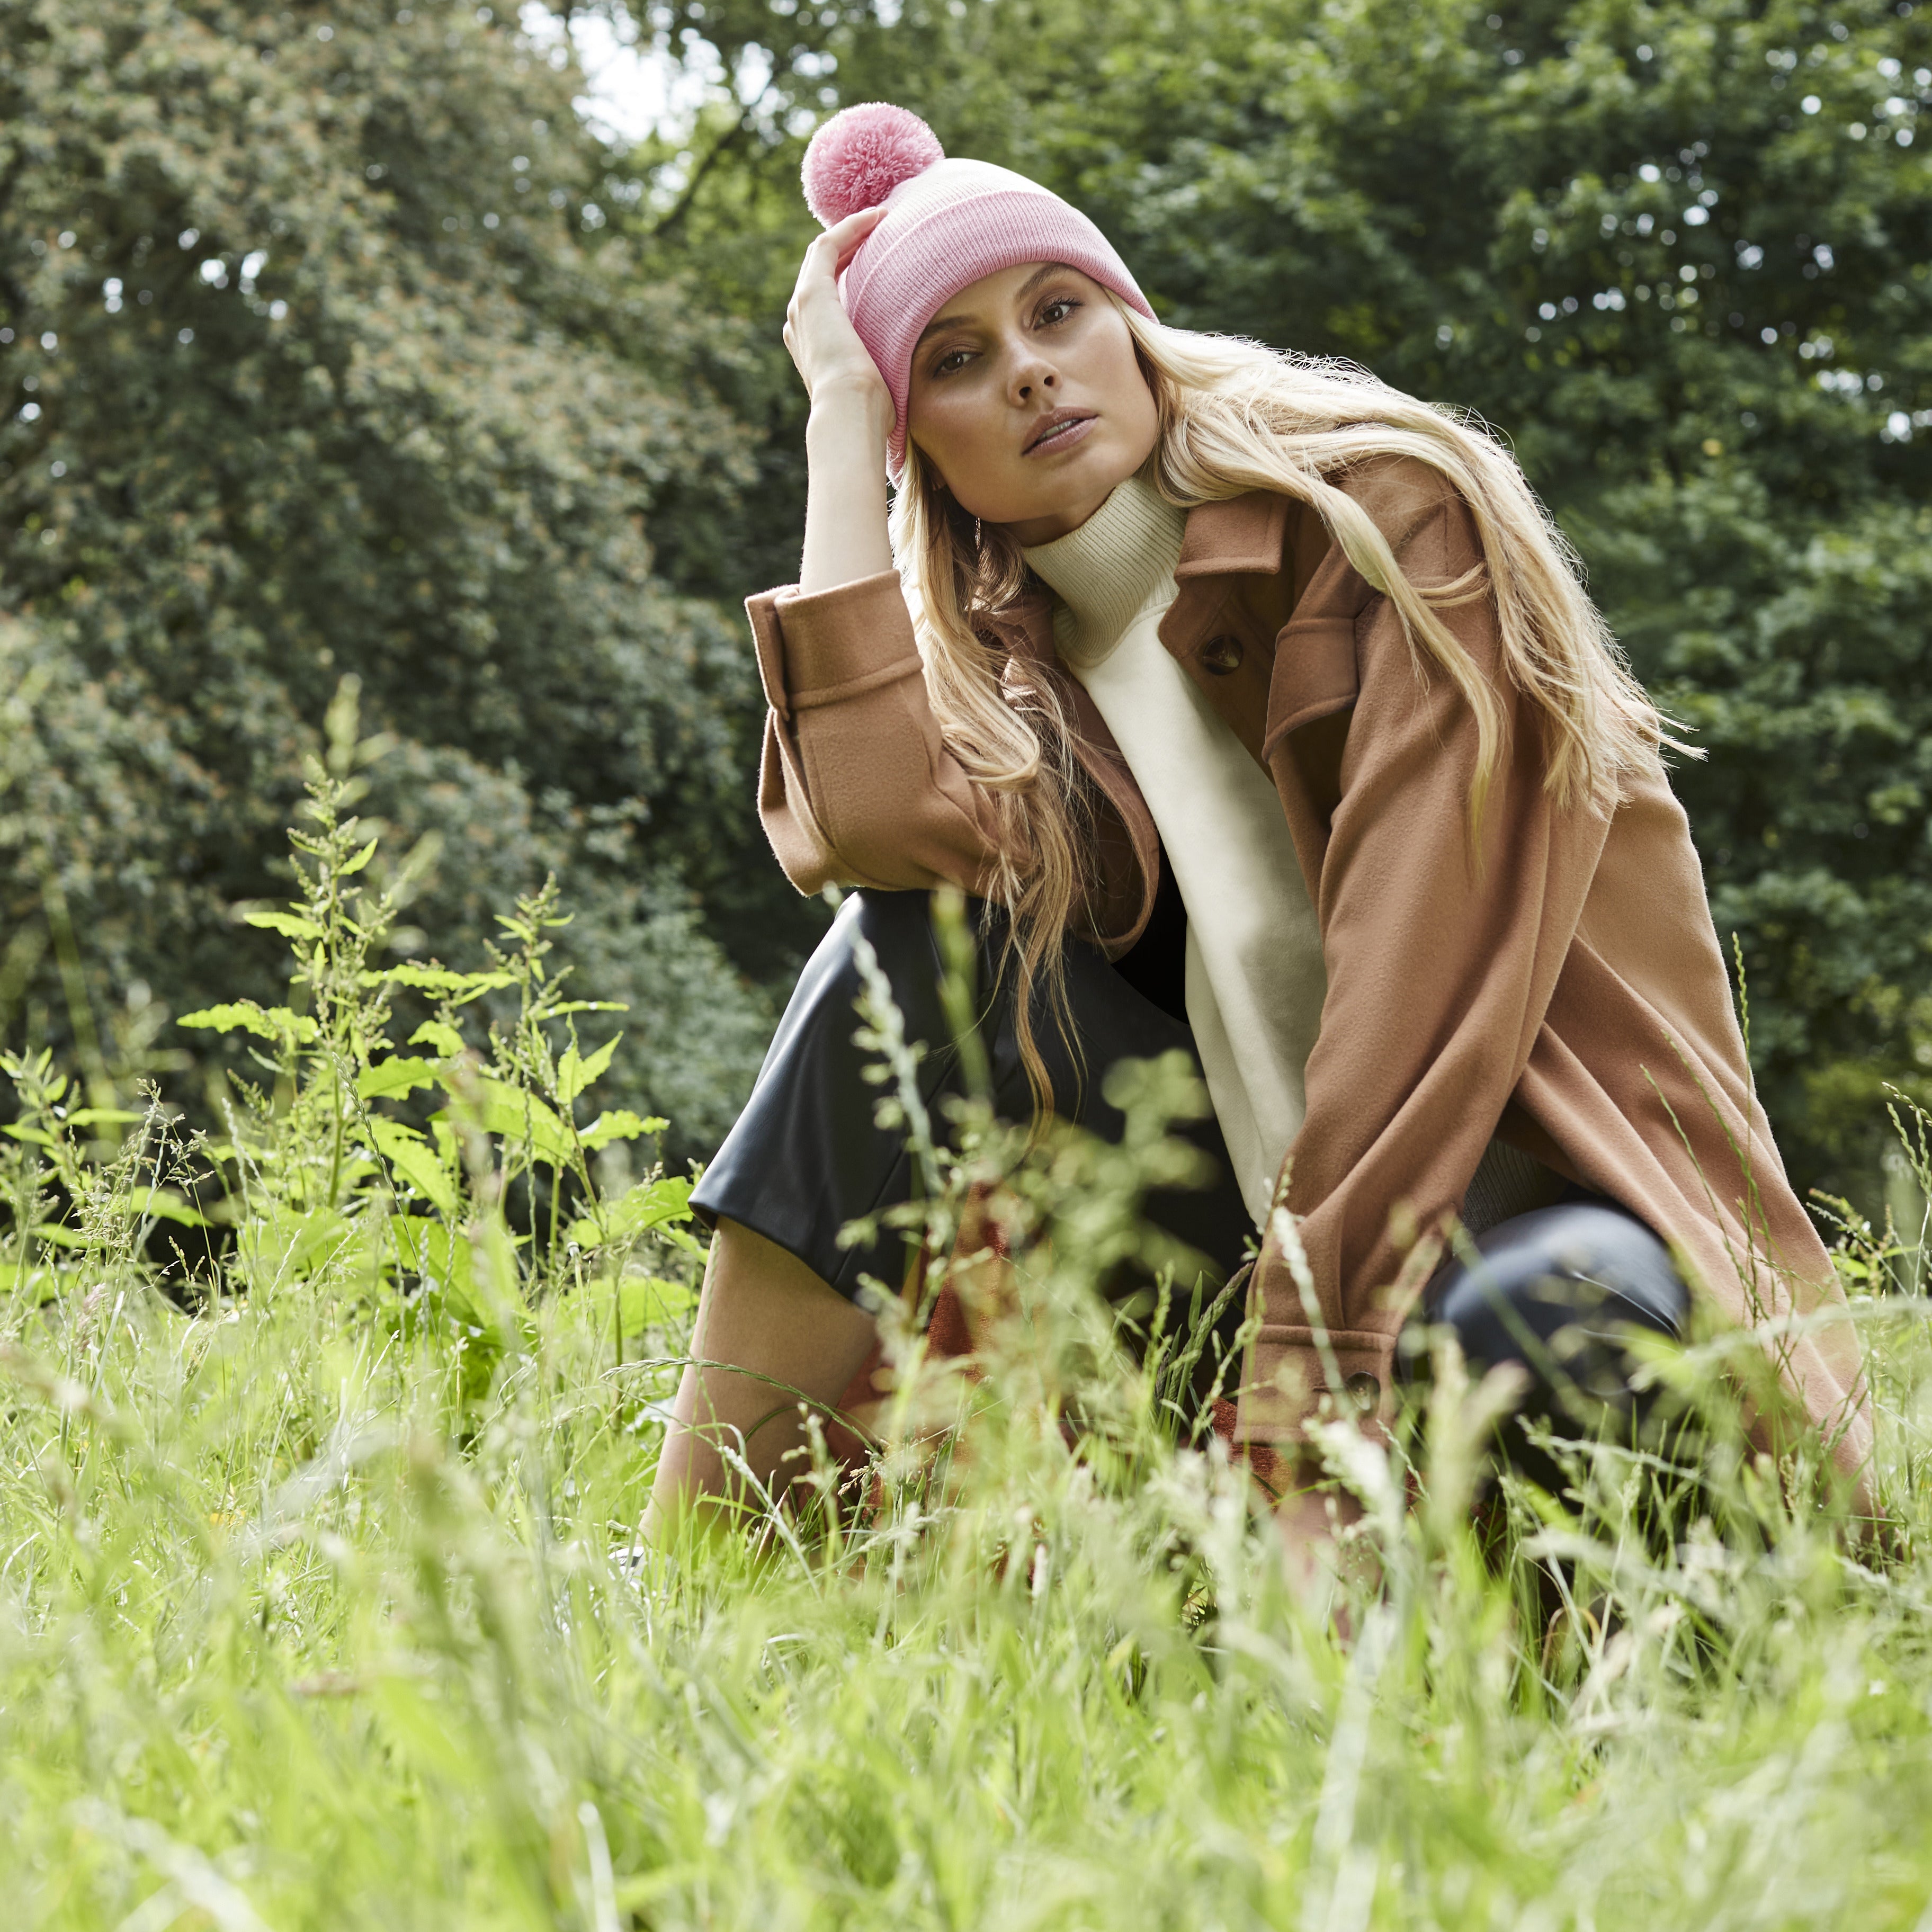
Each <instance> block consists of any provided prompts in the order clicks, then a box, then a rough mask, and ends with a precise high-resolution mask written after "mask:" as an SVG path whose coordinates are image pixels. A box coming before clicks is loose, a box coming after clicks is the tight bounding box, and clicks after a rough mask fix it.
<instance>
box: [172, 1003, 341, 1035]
mask: <svg viewBox="0 0 1932 1932" xmlns="http://www.w3.org/2000/svg"><path fill="white" fill-rule="evenodd" d="M175 1025H176V1026H184V1027H205V1028H208V1029H209V1031H211V1032H214V1033H252V1034H256V1035H257V1037H259V1038H260V1039H263V1040H274V1041H276V1042H277V1043H281V1042H284V1041H286V1040H289V1039H290V1037H293V1038H295V1039H296V1040H304V1041H307V1040H314V1038H316V1037H317V1034H318V1033H319V1031H320V1028H317V1025H316V1023H315V1022H314V1020H313V1019H311V1018H310V1016H308V1014H307V1013H290V1011H289V1010H288V1008H287V1007H262V1006H257V1004H256V1003H255V1002H254V1001H253V1000H233V1001H228V1002H226V1004H223V1005H220V1006H217V1007H202V1008H201V1009H200V1010H199V1012H196V1013H183V1014H182V1015H181V1018H180V1019H178V1020H177V1021H175Z"/></svg>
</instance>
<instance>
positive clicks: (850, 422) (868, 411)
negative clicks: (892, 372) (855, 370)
mask: <svg viewBox="0 0 1932 1932" xmlns="http://www.w3.org/2000/svg"><path fill="white" fill-rule="evenodd" d="M853 431H862V432H863V433H864V434H865V435H867V436H868V437H870V438H871V439H872V440H874V441H876V442H877V444H878V446H879V447H880V449H881V450H883V449H884V448H885V446H886V439H887V438H888V437H890V436H891V434H892V397H891V396H890V395H889V393H888V392H887V391H886V386H885V384H884V383H882V382H880V380H879V379H878V377H877V376H876V375H870V374H868V375H852V376H833V377H826V379H825V380H823V381H821V382H819V383H815V384H814V386H813V388H812V392H811V413H810V414H809V415H808V416H807V417H806V419H805V434H806V435H807V436H808V437H811V436H814V435H820V436H823V435H825V434H828V433H829V434H840V435H847V436H849V435H850V434H852V433H853Z"/></svg>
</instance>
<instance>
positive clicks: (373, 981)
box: [359, 965, 517, 1006]
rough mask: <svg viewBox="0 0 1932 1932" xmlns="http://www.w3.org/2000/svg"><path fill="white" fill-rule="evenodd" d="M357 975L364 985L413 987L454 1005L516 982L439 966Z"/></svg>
mask: <svg viewBox="0 0 1932 1932" xmlns="http://www.w3.org/2000/svg"><path fill="white" fill-rule="evenodd" d="M359 978H360V980H361V982H362V984H363V985H364V986H413V987H414V988H415V989H416V990H417V992H422V993H440V994H441V995H443V998H445V999H448V1000H453V1001H455V1003H456V1004H458V1006H466V1005H468V1004H469V1002H470V1001H472V1000H480V999H481V998H482V997H483V995H484V994H485V993H490V992H497V991H499V990H500V989H502V988H503V987H505V986H514V985H515V984H516V983H517V982H516V979H515V976H514V974H508V973H452V972H451V971H449V969H448V968H446V967H442V966H410V965H403V966H386V967H385V968H383V971H381V972H380V973H364V974H361V975H359Z"/></svg>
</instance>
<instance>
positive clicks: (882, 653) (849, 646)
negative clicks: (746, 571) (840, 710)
mask: <svg viewBox="0 0 1932 1932" xmlns="http://www.w3.org/2000/svg"><path fill="white" fill-rule="evenodd" d="M745 610H746V613H747V614H748V616H750V618H751V632H752V635H753V636H754V637H755V638H756V639H757V646H758V676H759V679H760V682H762V683H763V685H764V688H765V701H766V703H768V704H769V706H771V707H772V709H773V710H774V711H775V712H777V713H778V715H779V716H780V717H781V718H790V717H791V716H792V715H793V713H795V712H800V711H808V710H811V709H813V708H814V707H815V706H819V705H824V704H836V703H838V702H840V700H842V699H845V698H850V697H862V696H863V695H864V694H865V693H866V692H867V691H874V690H876V689H877V688H879V686H880V685H886V684H894V683H896V682H898V680H899V679H901V678H907V677H916V676H919V675H920V674H921V673H922V670H923V667H922V664H921V663H920V661H919V649H918V646H916V644H915V643H913V634H912V619H911V617H910V615H909V614H908V613H907V610H906V605H905V593H904V591H903V590H902V589H901V587H900V584H899V580H898V573H897V572H896V571H889V570H886V571H880V572H879V574H877V576H876V577H859V578H858V579H857V580H856V581H855V582H853V583H841V584H840V585H838V586H837V587H836V588H835V589H831V590H820V591H814V592H812V594H811V595H809V596H807V595H805V594H803V593H802V592H800V591H799V590H798V589H796V588H794V587H793V586H790V585H787V586H784V588H782V589H777V590H766V591H763V592H760V594H759V595H757V596H756V597H752V598H747V599H746V601H745Z"/></svg>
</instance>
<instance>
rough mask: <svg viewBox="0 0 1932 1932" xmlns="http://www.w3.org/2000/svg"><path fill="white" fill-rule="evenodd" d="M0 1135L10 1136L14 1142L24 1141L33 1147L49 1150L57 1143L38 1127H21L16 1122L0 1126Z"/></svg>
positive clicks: (50, 1135)
mask: <svg viewBox="0 0 1932 1932" xmlns="http://www.w3.org/2000/svg"><path fill="white" fill-rule="evenodd" d="M0 1134H10V1135H11V1136H13V1139H15V1140H17V1141H26V1142H28V1145H31V1146H33V1147H44V1148H50V1147H54V1146H57V1145H58V1142H56V1141H55V1139H54V1137H53V1136H52V1134H50V1133H46V1131H45V1130H43V1129H42V1128H40V1127H23V1126H22V1125H21V1124H20V1122H19V1121H8V1122H7V1124H6V1125H5V1127H0Z"/></svg>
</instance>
